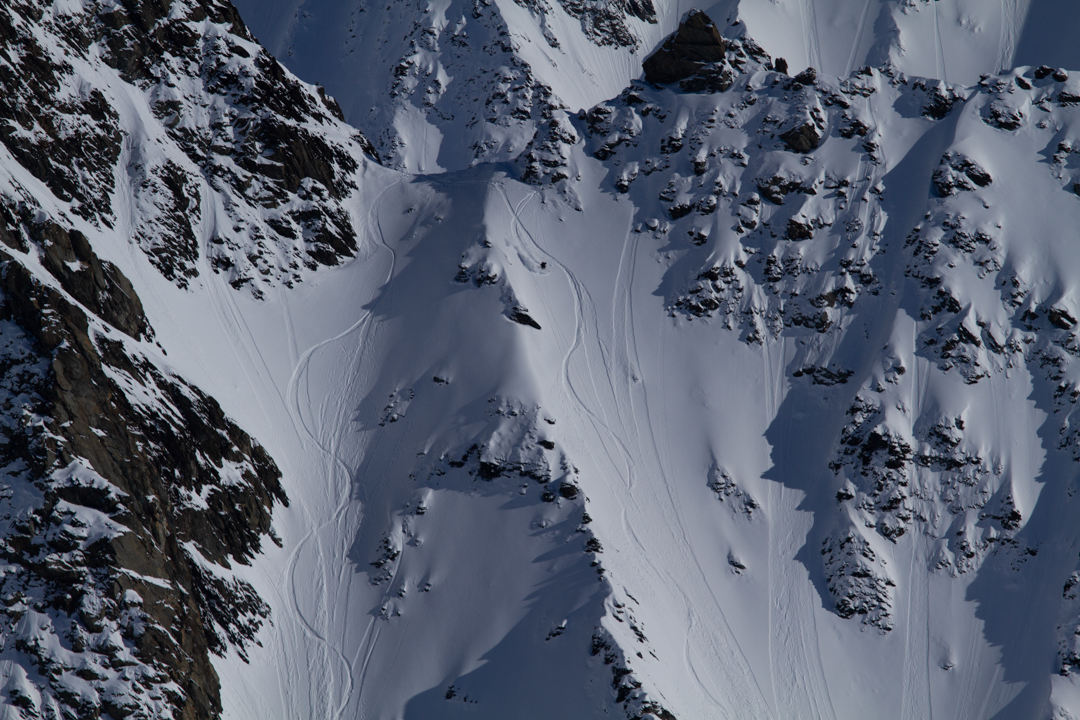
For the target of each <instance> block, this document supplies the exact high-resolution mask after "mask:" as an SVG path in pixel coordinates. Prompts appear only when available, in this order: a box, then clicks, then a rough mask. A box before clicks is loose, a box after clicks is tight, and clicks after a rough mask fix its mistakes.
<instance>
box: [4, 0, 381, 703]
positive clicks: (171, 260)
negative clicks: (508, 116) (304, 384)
mask: <svg viewBox="0 0 1080 720" xmlns="http://www.w3.org/2000/svg"><path fill="white" fill-rule="evenodd" d="M340 118H341V112H340V110H339V109H338V107H337V105H336V104H335V103H334V102H333V100H332V99H330V98H329V97H327V96H326V95H325V94H323V93H321V92H319V91H318V90H317V89H316V88H313V87H310V86H306V85H303V84H302V83H300V82H298V81H297V80H296V79H295V78H293V77H292V76H290V75H289V74H288V73H287V72H285V71H284V70H282V69H281V67H280V66H279V65H278V64H277V62H276V61H275V60H273V59H272V58H271V57H269V56H268V55H267V54H266V52H265V51H264V50H262V48H261V47H259V46H258V45H257V44H256V43H255V42H254V41H253V39H252V38H251V36H250V35H249V34H248V32H247V30H246V29H245V27H244V25H243V23H242V22H241V20H240V18H239V16H238V15H237V13H236V11H235V10H234V9H233V8H232V6H230V5H229V4H228V3H223V2H184V1H181V0H178V1H176V2H170V1H166V2H149V1H148V2H139V1H137V0H136V1H132V2H122V3H112V2H101V3H98V2H92V3H83V4H79V5H69V4H63V3H60V4H54V3H47V2H37V1H34V0H31V1H27V2H23V1H19V2H13V3H6V4H5V5H4V7H3V8H0V166H2V168H3V169H2V172H0V241H2V242H3V244H4V245H5V246H6V247H5V249H4V252H3V254H2V255H0V286H2V288H0V292H2V300H0V308H2V309H0V315H2V319H0V323H2V325H3V332H2V343H3V350H2V353H3V364H2V367H3V391H2V392H3V395H4V402H3V411H2V421H0V422H2V423H3V427H4V430H3V444H2V451H0V452H2V457H3V466H4V470H3V478H2V479H0V483H2V484H0V488H2V492H0V494H2V501H0V502H2V503H3V510H2V513H0V514H2V517H3V520H2V522H0V553H2V554H3V558H4V562H5V563H6V564H5V565H4V569H3V573H2V578H0V602H2V607H0V623H2V625H3V627H2V637H3V639H2V641H0V644H2V648H3V649H2V653H3V657H4V659H5V661H6V662H5V665H4V670H3V671H2V673H0V675H2V677H0V688H2V689H0V694H2V697H3V701H2V702H3V703H4V704H5V705H6V706H7V707H9V708H18V710H17V711H15V712H18V713H21V714H20V715H19V716H20V717H42V718H52V717H99V716H101V717H104V716H108V717H113V718H123V717H144V718H167V717H173V718H191V719H192V720H194V719H195V718H200V719H202V718H210V717H216V716H218V714H219V713H220V712H221V700H220V688H219V681H218V676H217V674H216V672H215V670H214V668H213V666H212V664H211V655H214V654H217V655H224V654H225V653H227V652H236V653H239V654H240V656H245V650H246V648H248V647H249V646H250V645H251V644H252V643H253V642H256V633H257V631H258V630H259V628H260V627H261V626H262V625H263V624H264V623H266V622H267V621H268V620H269V613H270V609H269V607H268V606H267V605H266V603H265V602H264V601H263V599H262V598H260V597H259V596H258V594H257V593H256V592H255V591H254V589H253V588H252V587H251V586H250V585H249V584H247V583H246V582H243V581H241V580H238V579H236V578H234V577H233V575H232V573H231V572H230V568H231V567H232V565H233V564H234V563H241V564H247V563H249V562H250V561H251V559H252V558H253V556H254V555H255V554H256V553H258V552H259V550H260V547H261V545H262V543H263V542H264V541H265V539H266V537H267V536H268V534H272V531H271V513H272V511H273V510H274V508H275V506H281V505H282V504H287V499H286V496H285V494H284V491H283V490H282V488H281V485H280V482H279V479H280V472H279V470H278V469H277V466H276V465H275V463H274V461H273V460H272V459H271V457H270V455H269V454H268V453H267V451H266V450H264V449H263V448H262V446H260V445H259V443H258V442H257V441H256V440H254V439H252V438H251V437H250V436H249V435H248V434H246V433H245V432H244V431H243V430H242V429H240V428H239V427H238V426H237V425H236V424H235V423H234V422H232V421H231V420H230V419H229V418H228V417H226V416H225V414H224V413H223V412H222V410H221V408H220V407H219V405H218V403H217V402H216V401H215V400H214V399H213V398H211V397H209V396H207V395H206V394H205V393H203V392H202V391H200V390H199V389H198V388H197V387H195V386H194V385H192V384H191V383H190V382H187V381H186V380H184V379H183V378H181V377H179V376H178V375H176V374H175V372H174V371H173V370H171V369H169V367H168V366H167V365H166V364H164V361H163V351H162V350H161V349H160V347H158V346H156V345H155V344H154V339H155V331H154V328H153V324H152V321H151V319H149V318H147V316H146V314H145V311H144V307H143V304H142V302H141V300H140V298H139V295H138V293H137V291H136V288H135V287H134V286H133V284H132V282H131V281H129V279H128V278H127V277H125V275H124V274H123V273H122V272H121V271H120V269H119V268H118V267H117V266H116V265H114V264H113V263H111V262H109V261H106V260H103V259H101V258H100V257H99V256H98V254H97V253H96V252H95V249H94V244H95V243H96V242H98V241H99V240H100V238H102V237H105V236H108V237H112V238H115V237H117V236H119V237H125V236H126V238H127V239H129V240H130V243H131V244H132V245H133V246H134V247H136V248H138V251H140V252H142V253H145V255H146V257H147V258H148V259H149V261H150V263H151V264H152V265H153V267H155V268H156V269H157V271H158V272H159V273H160V274H161V275H162V276H163V277H164V278H165V279H166V280H167V281H169V282H171V283H173V284H175V285H176V286H178V287H179V288H183V289H188V290H193V289H195V288H196V287H198V286H199V284H200V282H201V281H200V278H201V277H202V276H203V274H205V273H207V272H211V273H221V274H224V275H226V276H227V277H228V279H229V281H230V283H231V284H232V285H233V287H234V288H237V289H238V290H240V291H242V292H249V293H251V294H252V295H253V296H255V297H261V296H262V294H263V293H264V292H265V290H266V289H268V288H271V287H274V286H277V285H285V286H291V285H293V284H294V283H296V282H299V281H301V279H302V276H303V274H304V273H305V272H310V271H311V270H312V269H315V268H317V267H319V266H325V265H334V264H337V263H339V262H341V261H342V259H346V258H349V257H350V256H351V255H352V254H353V253H355V251H356V249H357V244H356V239H355V238H356V234H355V233H356V231H355V228H354V226H353V222H352V220H351V219H350V218H349V217H348V216H347V214H346V213H345V212H344V211H343V210H342V209H341V206H340V203H341V200H342V199H343V198H344V197H345V196H346V195H347V194H348V193H349V192H350V189H351V188H353V187H354V183H355V176H356V174H357V171H358V169H359V168H360V166H361V165H362V164H364V163H365V162H367V160H366V157H367V156H371V155H373V153H374V151H373V149H372V148H371V146H370V145H369V144H368V143H367V141H366V140H365V139H364V138H363V136H362V135H360V134H359V133H358V132H356V131H355V130H352V129H351V128H348V127H347V126H345V125H344V124H343V122H342V121H341V119H340ZM365 154H366V155H365Z"/></svg>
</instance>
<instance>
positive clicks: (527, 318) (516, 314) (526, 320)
mask: <svg viewBox="0 0 1080 720" xmlns="http://www.w3.org/2000/svg"><path fill="white" fill-rule="evenodd" d="M507 317H509V318H510V319H511V320H513V321H514V322H516V323H518V324H519V325H528V326H529V327H531V328H536V329H537V330H540V329H541V328H540V323H538V322H536V320H534V319H533V317H532V315H529V313H528V312H527V311H526V310H525V308H522V307H515V308H511V310H510V313H509V315H508V316H507Z"/></svg>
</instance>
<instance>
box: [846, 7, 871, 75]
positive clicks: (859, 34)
mask: <svg viewBox="0 0 1080 720" xmlns="http://www.w3.org/2000/svg"><path fill="white" fill-rule="evenodd" d="M873 2H874V0H865V2H864V3H863V9H862V14H861V15H860V17H859V29H858V30H856V31H855V40H854V41H852V43H851V53H850V54H849V55H848V59H847V63H846V64H845V65H844V75H845V76H846V75H850V74H851V72H852V71H853V70H854V69H855V58H856V57H858V53H859V47H860V46H861V45H862V39H863V35H864V34H865V32H866V20H867V18H868V17H869V15H870V4H871V3H873Z"/></svg>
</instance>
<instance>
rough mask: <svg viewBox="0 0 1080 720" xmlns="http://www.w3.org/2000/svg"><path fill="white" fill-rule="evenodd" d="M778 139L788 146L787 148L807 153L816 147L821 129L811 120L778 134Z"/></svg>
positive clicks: (819, 139)
mask: <svg viewBox="0 0 1080 720" xmlns="http://www.w3.org/2000/svg"><path fill="white" fill-rule="evenodd" d="M780 139H781V140H783V141H784V144H785V145H787V146H788V149H789V150H791V151H792V152H797V153H804V154H805V153H808V152H810V151H811V150H815V149H817V146H818V143H820V142H821V131H820V130H818V128H817V126H815V125H814V123H812V122H805V123H803V124H802V125H799V126H797V127H794V128H792V129H791V130H788V131H787V132H785V133H781V134H780Z"/></svg>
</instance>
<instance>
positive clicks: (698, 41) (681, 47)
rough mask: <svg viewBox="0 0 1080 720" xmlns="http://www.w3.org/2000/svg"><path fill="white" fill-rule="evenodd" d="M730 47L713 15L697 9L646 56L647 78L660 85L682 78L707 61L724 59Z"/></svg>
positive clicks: (696, 70)
mask: <svg viewBox="0 0 1080 720" xmlns="http://www.w3.org/2000/svg"><path fill="white" fill-rule="evenodd" d="M726 50H727V44H726V43H725V42H724V39H723V38H722V37H721V36H720V31H719V30H717V29H716V25H715V24H713V21H712V20H711V19H709V16H708V15H706V14H705V13H703V12H701V11H693V12H691V13H690V14H689V15H687V16H686V19H685V20H683V21H682V22H681V23H680V24H679V29H678V30H676V31H675V33H674V34H672V35H670V36H669V37H668V39H667V40H665V41H664V44H663V45H661V46H660V49H659V50H657V51H656V52H654V53H653V54H652V55H650V56H649V57H648V58H646V59H645V62H644V64H643V68H644V70H645V79H646V80H647V81H648V82H651V83H655V84H658V85H667V84H670V83H674V82H678V81H680V80H683V79H685V78H688V77H690V76H691V75H694V74H696V73H697V72H698V71H699V70H701V69H702V67H703V66H704V65H706V64H707V63H715V62H720V61H722V60H723V59H724V53H725V52H726Z"/></svg>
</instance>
